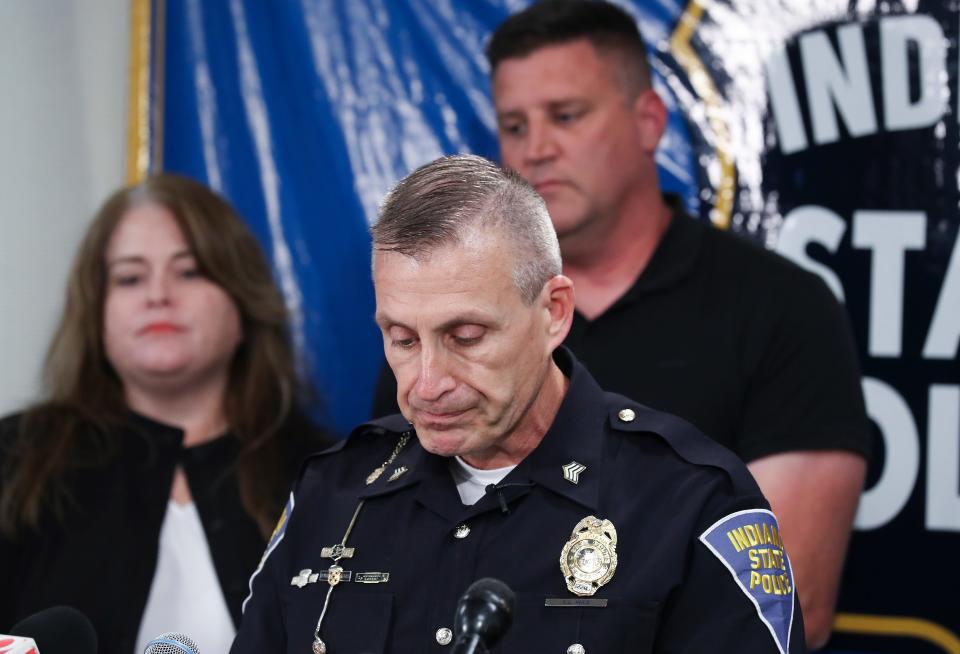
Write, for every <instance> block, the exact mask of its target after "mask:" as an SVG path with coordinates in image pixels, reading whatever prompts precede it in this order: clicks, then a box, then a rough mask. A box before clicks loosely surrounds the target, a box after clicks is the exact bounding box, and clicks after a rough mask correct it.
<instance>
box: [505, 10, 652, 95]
mask: <svg viewBox="0 0 960 654" xmlns="http://www.w3.org/2000/svg"><path fill="white" fill-rule="evenodd" d="M578 39H587V40H589V41H590V43H591V44H592V45H593V47H594V48H596V49H597V50H598V51H601V52H615V53H617V54H619V55H620V56H621V57H622V58H623V62H624V63H625V64H627V66H625V68H626V69H627V71H626V72H628V78H629V79H628V80H626V81H628V82H630V86H631V87H633V90H634V91H637V92H639V91H641V90H644V89H648V88H650V67H649V65H648V64H647V48H646V46H645V45H644V43H643V39H642V38H641V36H640V30H639V29H638V28H637V23H636V21H635V20H634V19H633V16H631V15H630V14H629V13H627V11H626V10H624V9H621V8H620V7H618V6H616V5H614V4H611V3H609V2H604V1H603V0H542V1H541V2H536V3H534V4H532V5H531V6H529V7H527V8H526V9H524V10H523V11H521V12H518V13H516V14H513V15H512V16H510V17H509V18H507V19H506V20H505V21H504V22H503V23H501V24H500V26H499V27H498V28H497V29H496V30H495V31H494V33H493V36H492V37H491V38H490V41H489V43H487V49H486V53H487V60H488V61H489V62H490V72H491V73H493V72H494V71H496V69H497V66H498V65H499V64H500V62H502V61H503V60H504V59H513V58H517V57H526V56H527V55H529V54H531V53H532V52H534V51H536V50H539V49H540V48H543V47H546V46H551V45H562V44H564V43H569V42H570V41H576V40H578Z"/></svg>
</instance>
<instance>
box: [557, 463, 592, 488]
mask: <svg viewBox="0 0 960 654" xmlns="http://www.w3.org/2000/svg"><path fill="white" fill-rule="evenodd" d="M586 469H587V466H585V465H583V464H582V463H577V462H576V461H571V462H570V463H568V464H567V465H565V466H563V478H564V479H566V480H567V481H569V482H570V483H571V484H579V483H580V473H581V472H583V471H584V470H586Z"/></svg>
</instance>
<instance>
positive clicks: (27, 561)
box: [0, 175, 329, 654]
mask: <svg viewBox="0 0 960 654" xmlns="http://www.w3.org/2000/svg"><path fill="white" fill-rule="evenodd" d="M288 329H289V328H288V324H287V316H286V310H285V307H284V303H283V299H282V297H281V295H280V293H279V291H278V289H277V287H276V285H275V284H274V281H273V279H272V277H271V273H270V269H269V267H268V265H267V262H266V260H265V258H264V256H263V254H262V252H261V250H260V248H259V246H258V244H257V242H256V240H255V239H254V237H253V236H252V234H251V233H250V232H249V230H248V229H247V228H246V227H245V226H244V224H243V222H242V221H241V220H240V219H239V218H238V217H237V215H236V214H235V212H234V211H233V209H232V208H231V207H230V205H229V204H227V202H226V201H224V200H223V199H222V198H220V197H219V196H217V195H216V194H215V193H213V192H212V191H210V190H209V189H207V188H206V187H204V186H202V185H201V184H198V183H197V182H194V181H191V180H189V179H186V178H182V177H177V176H173V175H157V176H154V177H152V178H149V179H147V180H146V181H144V182H143V183H141V184H138V185H136V186H133V187H131V188H128V189H124V190H121V191H119V192H117V193H115V194H114V195H113V196H112V197H110V198H109V199H108V200H107V202H106V203H105V204H104V205H103V207H102V208H101V209H100V211H99V213H98V214H97V217H96V218H95V220H94V222H93V224H92V225H91V226H90V228H89V230H88V232H87V234H86V236H85V238H84V240H83V243H82V245H81V247H80V250H79V252H78V254H77V257H76V260H75V262H74V265H73V269H72V273H71V276H70V280H69V286H68V291H67V298H66V306H65V307H64V310H63V316H62V318H61V321H60V325H59V327H58V329H57V331H56V334H55V336H54V338H53V342H52V343H51V346H50V349H49V352H48V356H47V360H46V366H45V370H44V376H45V384H46V391H47V392H46V398H45V399H44V400H43V401H42V402H40V403H39V404H36V405H35V406H32V407H30V408H28V409H27V410H26V411H24V412H23V413H20V414H17V415H14V416H11V417H9V418H7V419H5V420H4V421H3V422H2V423H0V472H2V477H0V588H2V591H0V632H2V631H3V630H4V629H6V628H9V627H10V626H11V625H12V624H14V623H15V622H16V621H18V620H20V619H22V618H23V617H26V616H28V615H30V614H32V613H34V612H36V611H39V610H42V609H44V608H47V607H50V606H53V605H60V604H66V605H70V606H74V607H76V608H78V609H80V610H81V611H82V612H83V613H85V614H86V615H87V616H88V617H89V618H90V619H91V621H92V622H93V624H94V627H95V628H96V630H97V633H98V637H99V642H100V649H99V651H100V653H101V654H110V653H113V652H117V653H120V654H131V653H133V652H136V653H137V654H139V652H142V651H143V646H144V644H145V643H146V642H147V641H148V640H149V639H151V638H153V637H155V636H156V635H158V634H159V633H161V632H163V631H182V632H184V633H187V634H189V635H190V636H191V637H193V638H194V640H195V641H196V642H197V644H198V646H199V647H200V649H201V651H204V652H208V653H213V654H215V653H216V652H226V651H227V649H229V644H230V642H231V640H232V638H233V635H234V632H235V625H236V624H237V623H238V622H239V618H240V609H241V604H242V602H243V599H244V597H245V596H246V593H247V580H248V578H249V576H250V574H251V573H252V572H253V570H254V569H255V567H256V565H257V562H258V560H259V558H260V556H261V554H262V553H263V549H264V546H265V544H266V537H267V536H268V535H269V533H270V530H271V528H272V526H273V524H274V523H275V522H276V520H277V518H278V516H279V515H280V513H281V511H282V509H283V505H284V503H285V501H286V498H287V494H288V491H289V488H290V484H291V482H292V481H293V479H294V477H295V475H296V473H297V470H298V468H299V465H300V463H301V461H302V460H303V458H304V457H305V456H306V455H308V454H309V453H310V452H312V451H316V450H318V449H321V448H322V447H324V446H325V445H327V444H328V443H329V438H328V437H327V436H326V434H325V433H323V432H321V431H319V430H318V429H317V428H316V427H314V426H313V425H311V424H310V423H309V421H307V420H306V419H305V418H304V415H303V414H302V413H301V411H300V410H299V408H298V402H299V401H300V400H302V399H303V398H302V395H303V393H302V387H301V384H300V382H299V380H298V377H297V374H296V371H295V366H294V362H293V352H292V348H291V345H290V337H289V333H288Z"/></svg>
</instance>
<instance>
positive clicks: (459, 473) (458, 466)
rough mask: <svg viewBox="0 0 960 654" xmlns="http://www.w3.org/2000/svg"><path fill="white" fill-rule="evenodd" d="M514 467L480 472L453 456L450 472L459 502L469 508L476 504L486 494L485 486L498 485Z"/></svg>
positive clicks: (478, 469)
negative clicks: (455, 484)
mask: <svg viewBox="0 0 960 654" xmlns="http://www.w3.org/2000/svg"><path fill="white" fill-rule="evenodd" d="M516 467H517V466H515V465H512V466H507V467H506V468H494V469H492V470H481V469H480V468H474V467H473V466H472V465H470V464H469V463H467V462H466V461H464V460H463V459H461V458H460V457H459V456H455V457H453V463H451V464H450V472H451V473H452V474H453V480H454V481H455V482H457V492H458V493H460V501H461V502H463V503H464V504H466V505H468V506H469V505H472V504H476V503H477V502H478V501H479V500H480V498H481V497H483V496H484V495H486V494H487V486H489V485H490V484H497V483H499V482H500V480H501V479H503V478H504V477H506V476H507V475H508V474H510V471H511V470H513V469H514V468H516Z"/></svg>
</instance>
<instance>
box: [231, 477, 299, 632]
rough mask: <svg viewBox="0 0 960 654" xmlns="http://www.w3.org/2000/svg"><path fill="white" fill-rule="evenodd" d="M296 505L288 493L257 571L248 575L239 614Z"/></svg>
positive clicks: (285, 529)
mask: <svg viewBox="0 0 960 654" xmlns="http://www.w3.org/2000/svg"><path fill="white" fill-rule="evenodd" d="M295 504H296V501H295V500H294V499H293V493H290V499H288V500H287V505H286V506H285V507H283V512H282V513H281V514H280V519H279V520H277V526H276V527H274V528H273V533H272V534H271V535H270V541H269V542H268V543H267V549H265V550H264V551H263V556H261V557H260V563H258V564H257V569H256V570H254V571H253V574H252V575H250V582H249V584H248V585H249V587H250V592H249V593H248V594H247V598H246V599H245V600H243V604H242V605H241V607H240V612H241V613H243V611H244V610H245V609H246V608H247V602H249V601H250V598H251V597H253V580H254V579H255V578H256V577H257V575H258V574H260V571H261V570H263V566H264V564H266V562H267V559H268V558H270V555H271V554H272V553H273V550H275V549H277V545H279V544H280V541H282V540H283V535H284V534H286V533H287V525H288V524H290V514H291V513H293V507H294V505H295Z"/></svg>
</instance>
